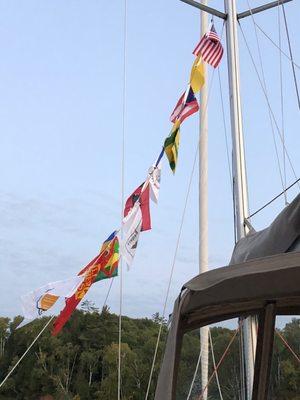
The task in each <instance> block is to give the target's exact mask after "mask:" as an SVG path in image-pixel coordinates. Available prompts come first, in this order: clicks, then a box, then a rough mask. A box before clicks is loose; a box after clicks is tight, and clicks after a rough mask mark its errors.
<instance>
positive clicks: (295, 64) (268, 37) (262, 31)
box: [255, 22, 300, 69]
mask: <svg viewBox="0 0 300 400" xmlns="http://www.w3.org/2000/svg"><path fill="white" fill-rule="evenodd" d="M255 25H256V27H257V29H259V30H260V31H261V33H262V34H263V35H264V36H265V37H266V38H267V39H268V40H269V41H270V42H271V43H272V44H273V45H274V46H275V47H276V48H277V49H278V50H279V51H280V52H281V54H282V55H283V56H285V57H286V58H287V59H288V60H289V61H290V62H291V63H293V65H294V66H295V67H296V68H298V69H300V65H298V64H297V63H295V61H293V60H292V59H291V58H290V57H289V55H288V54H286V53H285V52H284V51H283V50H282V49H280V48H279V46H278V45H277V43H276V42H274V40H273V39H272V38H271V37H270V36H269V35H268V34H267V33H266V32H265V31H264V30H263V28H262V27H261V26H259V25H258V24H257V23H256V22H255Z"/></svg>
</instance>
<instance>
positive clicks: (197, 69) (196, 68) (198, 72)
mask: <svg viewBox="0 0 300 400" xmlns="http://www.w3.org/2000/svg"><path fill="white" fill-rule="evenodd" d="M204 83H205V79H204V65H203V62H202V58H201V56H198V57H197V58H196V59H195V61H194V64H193V66H192V69H191V76H190V85H191V88H192V89H193V92H194V93H198V92H200V90H201V88H202V87H203V85H204Z"/></svg>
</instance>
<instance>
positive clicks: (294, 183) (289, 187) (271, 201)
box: [246, 178, 300, 219]
mask: <svg viewBox="0 0 300 400" xmlns="http://www.w3.org/2000/svg"><path fill="white" fill-rule="evenodd" d="M299 181H300V178H298V179H297V180H296V181H295V182H293V183H292V184H291V185H290V186H288V187H287V188H286V189H285V190H284V191H282V192H280V193H279V194H278V195H277V196H275V197H273V199H271V200H270V201H268V203H266V204H265V205H263V206H262V207H260V208H259V209H258V210H257V211H255V212H254V213H252V214H251V215H249V217H247V218H246V219H250V218H252V217H254V215H256V214H258V213H259V212H260V211H262V210H263V209H264V208H266V207H267V206H269V205H270V204H271V203H273V201H275V200H277V199H278V197H280V196H282V195H283V194H284V193H285V192H287V191H288V190H289V189H291V188H292V187H293V186H294V185H296V184H299Z"/></svg>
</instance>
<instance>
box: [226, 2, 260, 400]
mask: <svg viewBox="0 0 300 400" xmlns="http://www.w3.org/2000/svg"><path fill="white" fill-rule="evenodd" d="M225 9H226V12H227V14H228V17H227V21H226V34H227V57H228V77H229V98H230V112H231V131H232V151H233V178H234V199H235V222H236V226H235V229H236V237H237V240H239V239H241V238H242V237H244V236H245V235H246V233H247V227H246V226H245V224H244V221H245V218H246V217H247V216H248V215H249V213H248V192H247V178H246V166H245V154H244V139H243V127H242V112H241V99H240V76H239V57H238V38H237V12H236V4H235V0H225ZM256 336H257V335H256V322H255V318H247V319H246V320H245V321H244V325H243V338H244V343H243V349H244V359H245V376H246V393H245V396H246V399H247V400H250V399H251V397H252V386H253V375H254V358H255V351H256Z"/></svg>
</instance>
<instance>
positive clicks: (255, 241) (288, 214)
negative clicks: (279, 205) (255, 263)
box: [230, 194, 300, 264]
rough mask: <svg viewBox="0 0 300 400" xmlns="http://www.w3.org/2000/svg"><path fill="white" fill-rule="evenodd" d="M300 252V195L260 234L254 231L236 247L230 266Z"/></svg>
mask: <svg viewBox="0 0 300 400" xmlns="http://www.w3.org/2000/svg"><path fill="white" fill-rule="evenodd" d="M299 250H300V194H298V196H297V197H296V198H295V199H294V200H293V201H292V202H291V203H290V204H289V205H288V206H287V207H285V208H284V209H283V210H282V211H281V213H280V214H279V215H278V216H277V217H276V218H275V220H274V221H273V222H272V224H271V225H270V226H269V227H268V228H266V229H263V230H261V231H259V232H255V231H254V230H252V231H250V232H249V234H248V235H247V236H246V237H244V238H242V239H240V240H239V241H238V242H237V244H236V245H235V248H234V251H233V254H232V257H231V261H230V264H238V263H241V262H244V261H248V260H253V259H254V258H259V257H265V256H271V255H275V254H280V253H286V252H289V251H299Z"/></svg>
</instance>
